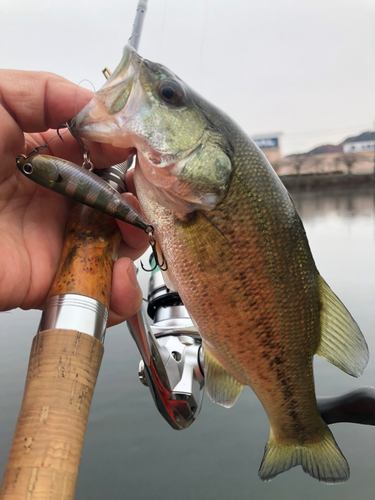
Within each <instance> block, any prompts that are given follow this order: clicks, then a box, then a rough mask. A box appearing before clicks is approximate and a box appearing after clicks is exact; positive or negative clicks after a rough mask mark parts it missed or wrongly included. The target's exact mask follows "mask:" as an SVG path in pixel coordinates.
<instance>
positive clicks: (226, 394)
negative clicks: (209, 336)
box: [203, 342, 244, 408]
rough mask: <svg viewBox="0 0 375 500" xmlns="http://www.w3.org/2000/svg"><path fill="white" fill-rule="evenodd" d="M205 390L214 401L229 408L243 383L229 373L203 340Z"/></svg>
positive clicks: (239, 392)
mask: <svg viewBox="0 0 375 500" xmlns="http://www.w3.org/2000/svg"><path fill="white" fill-rule="evenodd" d="M203 351H204V377H205V387H206V392H207V394H208V396H209V398H210V399H211V401H213V402H214V403H217V404H219V405H221V406H225V407H226V408H231V407H232V406H233V405H234V403H235V402H236V401H237V399H238V397H239V395H240V394H241V392H242V389H243V387H244V386H243V385H242V384H241V383H240V382H238V380H236V379H235V378H234V377H233V376H232V375H230V374H229V373H228V372H227V370H226V369H225V368H224V367H223V365H222V364H221V363H220V362H219V361H218V360H217V358H216V356H214V354H212V352H211V351H210V349H209V347H207V345H206V344H205V342H203Z"/></svg>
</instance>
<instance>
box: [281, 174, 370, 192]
mask: <svg viewBox="0 0 375 500" xmlns="http://www.w3.org/2000/svg"><path fill="white" fill-rule="evenodd" d="M280 179H281V181H282V183H283V184H284V186H285V187H286V188H287V189H290V190H293V191H297V190H298V191H314V190H322V189H335V188H356V187H361V186H365V187H372V186H375V174H344V173H343V172H341V171H339V172H329V173H320V174H300V175H296V174H293V175H281V176H280Z"/></svg>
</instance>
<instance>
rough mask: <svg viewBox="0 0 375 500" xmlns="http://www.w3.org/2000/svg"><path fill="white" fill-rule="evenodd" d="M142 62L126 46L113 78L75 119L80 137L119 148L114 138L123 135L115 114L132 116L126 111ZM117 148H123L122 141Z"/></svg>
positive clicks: (131, 49)
mask: <svg viewBox="0 0 375 500" xmlns="http://www.w3.org/2000/svg"><path fill="white" fill-rule="evenodd" d="M142 63H143V59H142V58H141V57H140V56H139V55H138V54H137V52H136V51H135V50H134V49H133V48H132V47H130V46H129V45H126V46H125V48H124V54H123V57H122V59H121V61H120V64H119V65H118V66H117V68H116V69H115V71H114V72H113V73H112V75H111V77H110V78H109V79H108V80H107V81H106V83H105V84H104V85H103V87H102V88H101V89H99V90H98V91H97V92H96V93H95V94H94V97H93V99H92V100H91V101H90V102H89V103H88V104H87V105H86V106H85V107H84V108H83V109H82V110H81V111H80V112H79V113H78V114H77V116H76V117H75V123H74V128H75V131H76V133H77V134H78V135H79V136H81V137H84V138H85V139H89V140H92V141H96V142H106V143H111V144H112V145H114V146H116V144H115V142H114V141H115V139H114V138H115V137H116V136H119V135H120V136H122V132H121V127H120V126H119V125H118V123H117V121H116V115H118V114H119V113H121V115H122V114H123V113H125V114H127V113H128V111H129V112H130V113H131V110H130V109H128V110H126V109H125V108H126V106H127V104H128V103H129V97H130V94H131V93H132V90H133V88H134V85H135V82H136V81H137V75H139V71H140V68H141V65H142ZM121 118H122V119H123V117H121ZM118 146H119V147H124V146H123V142H121V145H120V144H119V145H118ZM126 147H127V146H125V148H126Z"/></svg>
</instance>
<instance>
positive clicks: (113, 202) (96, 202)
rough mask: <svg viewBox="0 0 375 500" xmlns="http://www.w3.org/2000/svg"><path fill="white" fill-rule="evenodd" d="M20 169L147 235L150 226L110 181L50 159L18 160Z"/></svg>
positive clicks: (23, 157) (49, 157)
mask: <svg viewBox="0 0 375 500" xmlns="http://www.w3.org/2000/svg"><path fill="white" fill-rule="evenodd" d="M16 163H17V167H18V169H19V170H20V172H22V173H23V174H24V175H25V176H27V177H29V179H31V180H32V181H34V182H36V183H37V184H40V185H41V186H44V187H46V188H48V189H51V190H52V191H56V192H57V193H59V194H62V195H65V196H68V197H70V198H74V199H75V200H76V201H79V202H80V203H83V204H84V205H88V206H89V207H92V208H95V209H96V210H99V212H103V213H105V214H107V215H110V216H111V217H114V218H116V219H119V220H121V221H124V222H127V223H128V224H131V225H132V226H135V227H138V228H140V229H143V230H144V231H146V232H147V230H148V229H149V227H150V226H149V224H148V223H147V222H146V221H145V220H144V219H143V218H142V216H141V215H140V214H139V213H138V212H137V211H136V210H135V209H134V208H133V207H132V206H131V205H130V203H128V202H127V201H126V200H125V199H124V198H123V197H122V196H121V194H120V193H118V192H117V191H116V190H115V189H114V188H113V187H112V186H110V185H109V184H108V183H107V182H106V181H104V180H103V179H101V178H100V177H99V176H98V175H96V174H94V173H92V172H90V171H89V170H86V169H85V168H83V167H80V166H78V165H76V164H75V163H72V162H70V161H67V160H63V159H61V158H56V157H54V156H48V155H35V156H32V157H29V158H27V157H25V156H22V155H21V156H18V157H17V159H16Z"/></svg>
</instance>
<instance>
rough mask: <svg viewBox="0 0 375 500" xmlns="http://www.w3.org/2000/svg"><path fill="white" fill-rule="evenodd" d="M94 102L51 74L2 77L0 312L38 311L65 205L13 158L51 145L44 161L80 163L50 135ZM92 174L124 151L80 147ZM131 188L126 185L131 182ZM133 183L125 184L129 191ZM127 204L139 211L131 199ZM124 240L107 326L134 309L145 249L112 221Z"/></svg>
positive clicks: (73, 148) (58, 246)
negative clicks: (137, 270) (25, 173)
mask: <svg viewBox="0 0 375 500" xmlns="http://www.w3.org/2000/svg"><path fill="white" fill-rule="evenodd" d="M91 98H92V92H90V91H89V90H86V89H83V88H79V87H77V85H75V84H73V83H71V82H69V81H68V80H65V79H64V78H61V77H59V76H57V75H53V74H51V73H41V72H29V71H14V70H1V71H0V104H1V105H0V252H1V260H0V311H5V310H10V309H14V308H16V307H21V308H22V309H31V308H36V309H37V308H42V307H43V304H44V302H45V299H46V297H47V294H48V292H49V289H50V286H51V284H52V280H53V278H54V276H55V273H56V270H57V265H58V262H59V258H60V254H61V250H62V245H63V239H64V230H65V226H66V222H67V218H68V215H69V212H70V209H71V208H72V206H73V203H72V201H71V200H69V199H68V198H66V197H63V196H61V195H59V194H57V193H54V192H52V191H49V190H47V189H45V188H43V187H41V186H38V185H37V184H35V183H33V182H30V180H29V179H27V178H26V177H24V176H23V175H22V174H21V173H20V172H19V171H18V169H17V167H16V162H15V158H16V156H18V155H20V154H27V153H30V152H31V151H32V150H33V149H34V148H35V147H37V146H42V145H44V144H46V143H49V147H48V148H46V149H44V150H43V154H50V155H52V156H57V157H60V158H65V159H67V160H70V161H73V162H75V163H77V164H81V163H82V152H81V149H80V147H79V145H78V143H77V142H76V141H75V140H74V139H73V137H71V136H70V134H65V135H64V142H62V141H61V140H60V139H59V138H55V139H53V140H52V141H51V139H52V138H53V137H55V136H56V130H54V129H56V128H57V127H58V126H59V125H61V124H63V123H65V122H67V121H68V120H70V119H71V118H72V117H73V116H74V115H75V114H76V112H78V111H79V110H80V109H81V108H82V107H83V106H85V105H86V104H87V102H88V101H89V100H90V99H91ZM86 144H87V146H88V148H89V150H90V158H91V160H92V161H93V163H94V165H95V168H101V167H109V166H110V165H114V164H116V163H119V162H121V161H124V160H125V159H126V158H127V156H126V155H127V154H129V152H128V153H126V152H124V150H120V149H116V148H113V147H110V146H107V145H99V144H93V143H86ZM129 181H130V182H129ZM129 183H130V184H131V179H127V185H128V184H129ZM126 197H127V199H128V200H129V201H130V202H131V203H132V204H133V205H134V206H135V207H136V208H137V209H139V205H138V204H137V200H136V198H135V197H134V196H133V195H131V194H127V195H126ZM118 225H119V228H120V230H121V234H122V238H123V241H122V243H121V247H120V252H119V259H118V260H117V262H116V263H115V265H114V269H113V279H112V291H111V305H110V311H109V320H108V326H111V325H114V324H118V323H120V322H122V321H124V320H125V319H127V318H128V317H130V316H131V315H133V314H134V313H135V312H136V311H137V309H138V308H139V307H140V304H141V301H142V293H141V290H140V288H139V285H138V284H137V283H136V277H135V272H134V265H133V261H132V260H134V259H136V258H138V257H139V256H140V255H142V253H143V252H144V251H145V249H146V248H147V246H148V237H147V235H146V234H145V233H144V232H143V231H141V230H139V229H136V228H134V227H132V226H130V225H129V224H125V223H123V222H118Z"/></svg>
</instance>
